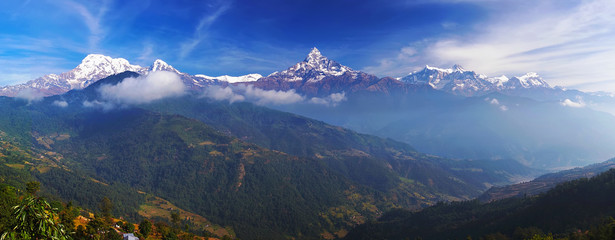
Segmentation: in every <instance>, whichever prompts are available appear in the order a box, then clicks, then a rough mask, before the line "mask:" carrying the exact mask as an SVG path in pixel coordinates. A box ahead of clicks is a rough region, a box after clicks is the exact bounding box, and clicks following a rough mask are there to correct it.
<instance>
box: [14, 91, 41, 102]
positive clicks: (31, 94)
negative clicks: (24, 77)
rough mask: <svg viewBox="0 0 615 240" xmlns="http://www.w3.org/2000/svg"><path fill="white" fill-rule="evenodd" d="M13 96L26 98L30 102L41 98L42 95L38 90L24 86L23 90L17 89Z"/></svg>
mask: <svg viewBox="0 0 615 240" xmlns="http://www.w3.org/2000/svg"><path fill="white" fill-rule="evenodd" d="M15 97H16V98H19V99H23V100H26V101H28V104H30V103H32V102H38V101H40V100H42V99H43V97H44V96H43V94H42V93H40V92H39V91H38V90H35V89H31V88H26V89H24V90H21V91H19V92H18V93H17V95H15Z"/></svg>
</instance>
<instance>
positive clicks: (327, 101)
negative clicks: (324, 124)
mask: <svg viewBox="0 0 615 240" xmlns="http://www.w3.org/2000/svg"><path fill="white" fill-rule="evenodd" d="M345 100H346V93H344V92H341V93H332V94H331V95H329V96H327V97H324V98H318V97H313V98H311V99H310V101H309V102H310V103H314V104H321V105H327V106H337V104H339V103H340V102H342V101H345Z"/></svg>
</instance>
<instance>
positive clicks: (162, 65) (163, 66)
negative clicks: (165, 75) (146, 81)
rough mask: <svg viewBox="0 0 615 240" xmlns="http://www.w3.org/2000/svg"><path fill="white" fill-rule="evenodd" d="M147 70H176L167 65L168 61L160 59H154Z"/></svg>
mask: <svg viewBox="0 0 615 240" xmlns="http://www.w3.org/2000/svg"><path fill="white" fill-rule="evenodd" d="M149 70H150V71H151V72H155V71H168V72H178V71H177V69H175V68H173V67H172V66H171V65H169V64H168V63H166V62H165V61H162V60H160V59H156V61H154V63H153V64H152V66H150V67H149Z"/></svg>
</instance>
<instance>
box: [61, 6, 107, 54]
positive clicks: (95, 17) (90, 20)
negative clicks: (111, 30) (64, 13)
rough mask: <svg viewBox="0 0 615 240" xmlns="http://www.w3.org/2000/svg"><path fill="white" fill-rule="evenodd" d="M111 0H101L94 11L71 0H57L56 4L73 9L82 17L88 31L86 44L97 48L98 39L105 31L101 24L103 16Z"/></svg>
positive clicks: (99, 39) (101, 37) (91, 48)
mask: <svg viewBox="0 0 615 240" xmlns="http://www.w3.org/2000/svg"><path fill="white" fill-rule="evenodd" d="M110 1H111V0H103V1H102V2H101V3H100V4H97V5H96V8H95V9H96V11H91V10H90V9H88V8H87V7H86V5H84V4H81V3H77V2H74V1H71V0H63V1H58V4H61V5H63V6H64V7H66V8H69V9H71V10H74V12H75V13H77V14H78V15H79V16H80V17H81V18H82V19H83V22H84V23H85V25H86V26H87V28H88V30H89V31H90V36H89V41H88V43H89V44H88V45H89V48H90V50H96V49H98V46H99V43H100V41H101V40H102V39H103V38H104V37H105V35H106V31H105V28H104V26H103V24H102V23H103V18H104V16H105V14H106V13H107V11H108V9H109V7H108V6H109V4H110Z"/></svg>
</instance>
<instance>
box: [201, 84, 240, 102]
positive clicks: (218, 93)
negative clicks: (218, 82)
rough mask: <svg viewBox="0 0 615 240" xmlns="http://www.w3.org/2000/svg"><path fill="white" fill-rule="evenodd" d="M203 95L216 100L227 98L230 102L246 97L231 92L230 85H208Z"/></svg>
mask: <svg viewBox="0 0 615 240" xmlns="http://www.w3.org/2000/svg"><path fill="white" fill-rule="evenodd" d="M203 96H204V97H208V98H213V99H215V100H218V101H224V100H228V101H229V102H230V103H234V102H239V101H243V100H245V99H246V98H245V97H244V96H242V95H239V94H236V93H234V92H233V89H232V88H231V87H224V88H223V87H220V86H209V87H207V88H206V89H205V91H204V92H203Z"/></svg>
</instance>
